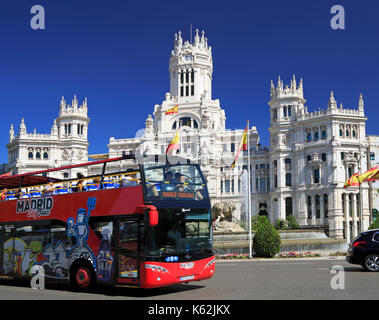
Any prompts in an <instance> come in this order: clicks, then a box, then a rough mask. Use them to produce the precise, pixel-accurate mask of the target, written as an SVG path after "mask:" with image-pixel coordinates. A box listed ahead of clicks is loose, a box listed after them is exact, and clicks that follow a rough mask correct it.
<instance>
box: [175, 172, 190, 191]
mask: <svg viewBox="0 0 379 320" xmlns="http://www.w3.org/2000/svg"><path fill="white" fill-rule="evenodd" d="M175 183H176V185H175V187H174V190H176V191H188V187H187V186H186V185H185V183H186V177H185V176H184V175H182V174H181V173H180V172H177V173H175Z"/></svg>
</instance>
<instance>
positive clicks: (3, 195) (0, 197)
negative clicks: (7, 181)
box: [0, 188, 8, 201]
mask: <svg viewBox="0 0 379 320" xmlns="http://www.w3.org/2000/svg"><path fill="white" fill-rule="evenodd" d="M7 193H8V189H7V188H4V189H3V190H2V191H1V193H0V200H1V201H2V200H5V199H6V197H7Z"/></svg>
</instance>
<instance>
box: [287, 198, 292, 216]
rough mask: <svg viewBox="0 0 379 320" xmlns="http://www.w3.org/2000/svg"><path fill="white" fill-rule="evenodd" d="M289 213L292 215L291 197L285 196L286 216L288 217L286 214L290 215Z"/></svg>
mask: <svg viewBox="0 0 379 320" xmlns="http://www.w3.org/2000/svg"><path fill="white" fill-rule="evenodd" d="M291 215H292V198H291V197H287V198H286V218H288V216H291Z"/></svg>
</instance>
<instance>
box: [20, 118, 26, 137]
mask: <svg viewBox="0 0 379 320" xmlns="http://www.w3.org/2000/svg"><path fill="white" fill-rule="evenodd" d="M22 133H26V125H25V122H24V118H22V119H21V123H20V134H22Z"/></svg>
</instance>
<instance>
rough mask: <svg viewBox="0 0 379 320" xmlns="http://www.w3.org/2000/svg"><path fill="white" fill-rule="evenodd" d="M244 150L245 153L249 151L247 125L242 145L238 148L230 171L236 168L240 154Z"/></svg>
mask: <svg viewBox="0 0 379 320" xmlns="http://www.w3.org/2000/svg"><path fill="white" fill-rule="evenodd" d="M242 149H243V150H244V151H246V150H247V125H246V128H245V131H244V132H243V135H242V139H241V142H240V145H239V146H238V150H237V154H236V157H235V158H234V161H233V163H232V165H231V166H230V169H233V168H234V167H235V166H236V163H237V160H238V156H239V154H240V152H241V150H242Z"/></svg>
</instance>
